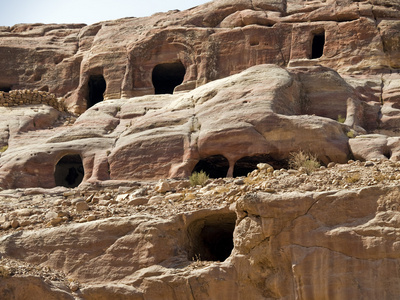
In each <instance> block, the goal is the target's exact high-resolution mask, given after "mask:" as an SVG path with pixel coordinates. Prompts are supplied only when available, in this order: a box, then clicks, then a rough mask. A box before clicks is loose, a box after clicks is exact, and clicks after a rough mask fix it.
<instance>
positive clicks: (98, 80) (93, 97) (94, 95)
mask: <svg viewBox="0 0 400 300" xmlns="http://www.w3.org/2000/svg"><path fill="white" fill-rule="evenodd" d="M88 85H89V99H88V101H87V108H89V107H92V106H93V105H95V104H96V103H99V102H101V101H103V100H104V92H105V91H106V87H107V84H106V81H105V79H104V77H103V75H92V76H90V78H89V83H88Z"/></svg>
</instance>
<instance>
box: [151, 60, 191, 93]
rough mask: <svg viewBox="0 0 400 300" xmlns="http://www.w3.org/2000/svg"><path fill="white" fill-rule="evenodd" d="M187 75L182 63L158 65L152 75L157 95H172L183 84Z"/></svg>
mask: <svg viewBox="0 0 400 300" xmlns="http://www.w3.org/2000/svg"><path fill="white" fill-rule="evenodd" d="M185 73H186V69H185V66H184V65H183V64H182V63H181V62H180V61H178V62H174V63H164V64H159V65H156V66H155V67H154V69H153V74H152V79H153V86H154V90H155V94H156V95H157V94H172V93H173V92H174V89H175V87H176V86H178V85H180V84H181V83H182V82H183V78H184V77H185Z"/></svg>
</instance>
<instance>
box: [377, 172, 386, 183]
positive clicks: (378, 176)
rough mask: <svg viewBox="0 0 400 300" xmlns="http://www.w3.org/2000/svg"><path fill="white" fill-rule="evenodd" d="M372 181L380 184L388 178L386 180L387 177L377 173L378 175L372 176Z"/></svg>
mask: <svg viewBox="0 0 400 300" xmlns="http://www.w3.org/2000/svg"><path fill="white" fill-rule="evenodd" d="M374 179H375V181H377V182H382V181H384V180H386V179H388V178H387V176H386V175H385V174H382V173H379V174H375V175H374Z"/></svg>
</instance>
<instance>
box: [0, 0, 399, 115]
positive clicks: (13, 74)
mask: <svg viewBox="0 0 400 300" xmlns="http://www.w3.org/2000/svg"><path fill="white" fill-rule="evenodd" d="M399 20H400V14H399V4H398V2H397V1H395V0H386V1H374V2H371V1H369V0H363V1H353V0H347V1H343V0H337V1H329V2H326V1H312V2H310V1H297V0H291V1H276V0H274V1H272V0H269V1H257V2H256V3H255V2H254V1H249V0H236V1H225V0H216V1H213V2H210V3H207V4H204V5H201V6H198V7H196V8H193V9H190V10H187V11H170V12H168V13H159V14H155V15H153V16H150V17H146V18H125V19H120V20H115V21H107V22H100V23H97V24H93V25H90V26H85V25H83V24H60V25H54V24H53V25H44V24H22V25H16V26H13V27H11V28H8V27H2V28H0V61H1V64H2V74H0V89H1V87H12V88H13V89H23V88H27V89H34V88H36V89H43V88H46V89H48V91H49V92H51V93H54V94H55V95H56V96H57V97H64V98H65V99H66V103H67V107H68V109H69V110H70V111H73V112H76V113H82V112H84V111H85V110H86V109H87V107H89V106H91V105H92V104H93V103H92V100H93V99H90V98H91V97H90V95H89V94H90V90H91V88H90V87H89V85H90V78H91V77H93V76H102V77H103V78H104V80H105V86H104V90H101V91H100V92H99V93H100V95H99V97H97V101H102V100H103V99H118V98H130V97H134V96H140V95H148V94H154V93H155V92H157V91H158V89H159V88H158V83H154V82H153V71H154V70H155V69H156V67H157V66H160V65H161V66H162V65H168V64H179V65H180V66H182V67H183V68H184V73H183V74H181V73H180V72H181V70H176V69H169V70H167V72H168V73H169V74H170V75H171V76H170V77H175V76H176V77H177V79H174V80H171V81H170V82H169V83H168V86H166V87H165V88H164V89H163V90H164V91H167V92H168V93H170V92H171V91H173V90H175V91H176V92H178V91H187V90H192V89H194V88H195V87H199V86H201V85H203V84H205V83H207V82H210V81H213V80H215V79H219V78H224V77H227V76H229V75H232V74H236V73H239V72H241V71H243V70H245V69H247V68H249V67H251V66H254V65H258V64H276V65H279V66H282V67H294V66H296V67H303V66H315V65H322V66H326V67H330V68H332V69H334V70H336V71H338V72H339V73H340V74H343V75H351V76H354V78H353V82H354V83H355V84H357V85H358V87H359V88H360V90H363V91H364V90H366V91H369V90H371V89H372V90H375V91H376V92H377V95H376V97H378V98H380V99H377V98H376V97H375V98H373V99H371V100H379V101H381V102H382V101H383V102H385V101H390V102H392V100H394V101H396V102H397V101H398V90H397V89H396V94H395V95H393V94H392V93H391V89H392V87H391V83H392V82H393V80H398V69H399V67H400V63H399V58H400V57H399V46H398V45H399V43H398V37H397V32H398V30H399V26H400V25H399V24H400V23H399V22H400V21H399ZM10 50H12V51H10ZM10 53H12V55H11V54H10ZM156 71H157V69H156ZM178 75H179V76H178ZM365 75H376V76H372V77H371V80H365V77H363V76H365ZM161 78H162V77H161ZM165 81H168V80H165ZM396 82H397V81H396ZM379 91H380V92H381V93H379ZM103 93H104V97H102V96H101V94H103ZM88 101H89V104H88Z"/></svg>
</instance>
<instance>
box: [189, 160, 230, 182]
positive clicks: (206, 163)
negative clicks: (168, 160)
mask: <svg viewBox="0 0 400 300" xmlns="http://www.w3.org/2000/svg"><path fill="white" fill-rule="evenodd" d="M228 170H229V161H228V160H227V159H226V158H225V157H224V156H223V155H213V156H209V157H206V158H203V159H201V160H200V161H199V162H198V163H197V164H196V166H195V167H194V169H193V171H192V173H194V172H200V171H204V172H205V173H206V174H207V175H208V176H209V177H210V178H221V177H226V174H227V173H228Z"/></svg>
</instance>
